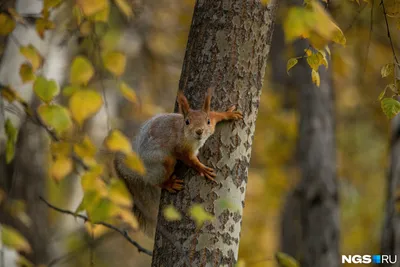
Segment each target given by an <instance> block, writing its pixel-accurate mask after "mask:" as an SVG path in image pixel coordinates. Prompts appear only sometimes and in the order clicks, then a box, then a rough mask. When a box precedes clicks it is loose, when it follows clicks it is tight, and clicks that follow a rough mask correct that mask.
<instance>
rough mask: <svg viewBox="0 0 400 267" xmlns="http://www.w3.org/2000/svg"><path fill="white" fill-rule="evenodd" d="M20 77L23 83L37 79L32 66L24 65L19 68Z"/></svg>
mask: <svg viewBox="0 0 400 267" xmlns="http://www.w3.org/2000/svg"><path fill="white" fill-rule="evenodd" d="M19 76H20V77H21V80H22V82H23V83H27V82H30V81H33V80H34V79H35V77H36V76H35V74H34V73H33V69H32V66H31V65H30V64H27V63H24V64H22V65H21V67H20V68H19Z"/></svg>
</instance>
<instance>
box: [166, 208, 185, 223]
mask: <svg viewBox="0 0 400 267" xmlns="http://www.w3.org/2000/svg"><path fill="white" fill-rule="evenodd" d="M163 212H164V217H165V219H167V221H179V220H181V219H182V215H181V214H180V213H179V211H178V210H177V209H176V208H175V207H174V206H173V205H168V206H167V207H165V208H164V211H163Z"/></svg>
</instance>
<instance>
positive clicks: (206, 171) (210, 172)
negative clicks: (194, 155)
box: [200, 166, 217, 182]
mask: <svg viewBox="0 0 400 267" xmlns="http://www.w3.org/2000/svg"><path fill="white" fill-rule="evenodd" d="M200 175H201V176H205V177H206V178H207V179H209V180H211V181H213V182H216V181H215V179H214V178H215V177H217V174H216V173H215V170H214V169H213V168H210V167H207V166H204V167H203V168H202V169H201V170H200Z"/></svg>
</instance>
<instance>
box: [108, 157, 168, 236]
mask: <svg viewBox="0 0 400 267" xmlns="http://www.w3.org/2000/svg"><path fill="white" fill-rule="evenodd" d="M124 159H125V156H124V155H123V154H122V153H116V154H115V158H114V169H115V172H116V174H117V175H118V177H119V178H120V179H122V180H124V182H125V184H126V186H127V188H128V189H129V191H130V193H131V194H132V196H133V212H134V214H135V216H136V217H137V219H138V221H139V226H140V228H141V229H142V230H143V232H144V233H146V234H147V235H148V236H150V237H152V236H154V234H155V229H156V224H157V213H158V205H159V201H158V200H159V199H160V192H161V189H160V188H159V187H157V186H154V185H152V184H149V183H146V182H145V179H143V177H141V175H140V174H138V173H136V172H134V171H133V170H131V169H130V168H129V167H127V166H126V165H125V163H124Z"/></svg>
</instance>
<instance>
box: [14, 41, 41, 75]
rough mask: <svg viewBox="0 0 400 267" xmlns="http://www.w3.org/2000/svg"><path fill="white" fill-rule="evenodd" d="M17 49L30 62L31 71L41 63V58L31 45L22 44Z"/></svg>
mask: <svg viewBox="0 0 400 267" xmlns="http://www.w3.org/2000/svg"><path fill="white" fill-rule="evenodd" d="M19 51H20V53H21V54H22V55H23V56H24V57H25V58H26V59H27V60H28V62H29V63H30V64H31V66H32V69H33V71H36V70H37V69H38V68H39V67H40V66H41V65H42V62H43V58H42V56H41V55H40V54H39V51H38V50H37V49H36V48H35V47H34V46H33V45H31V44H30V45H28V46H22V47H20V49H19Z"/></svg>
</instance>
